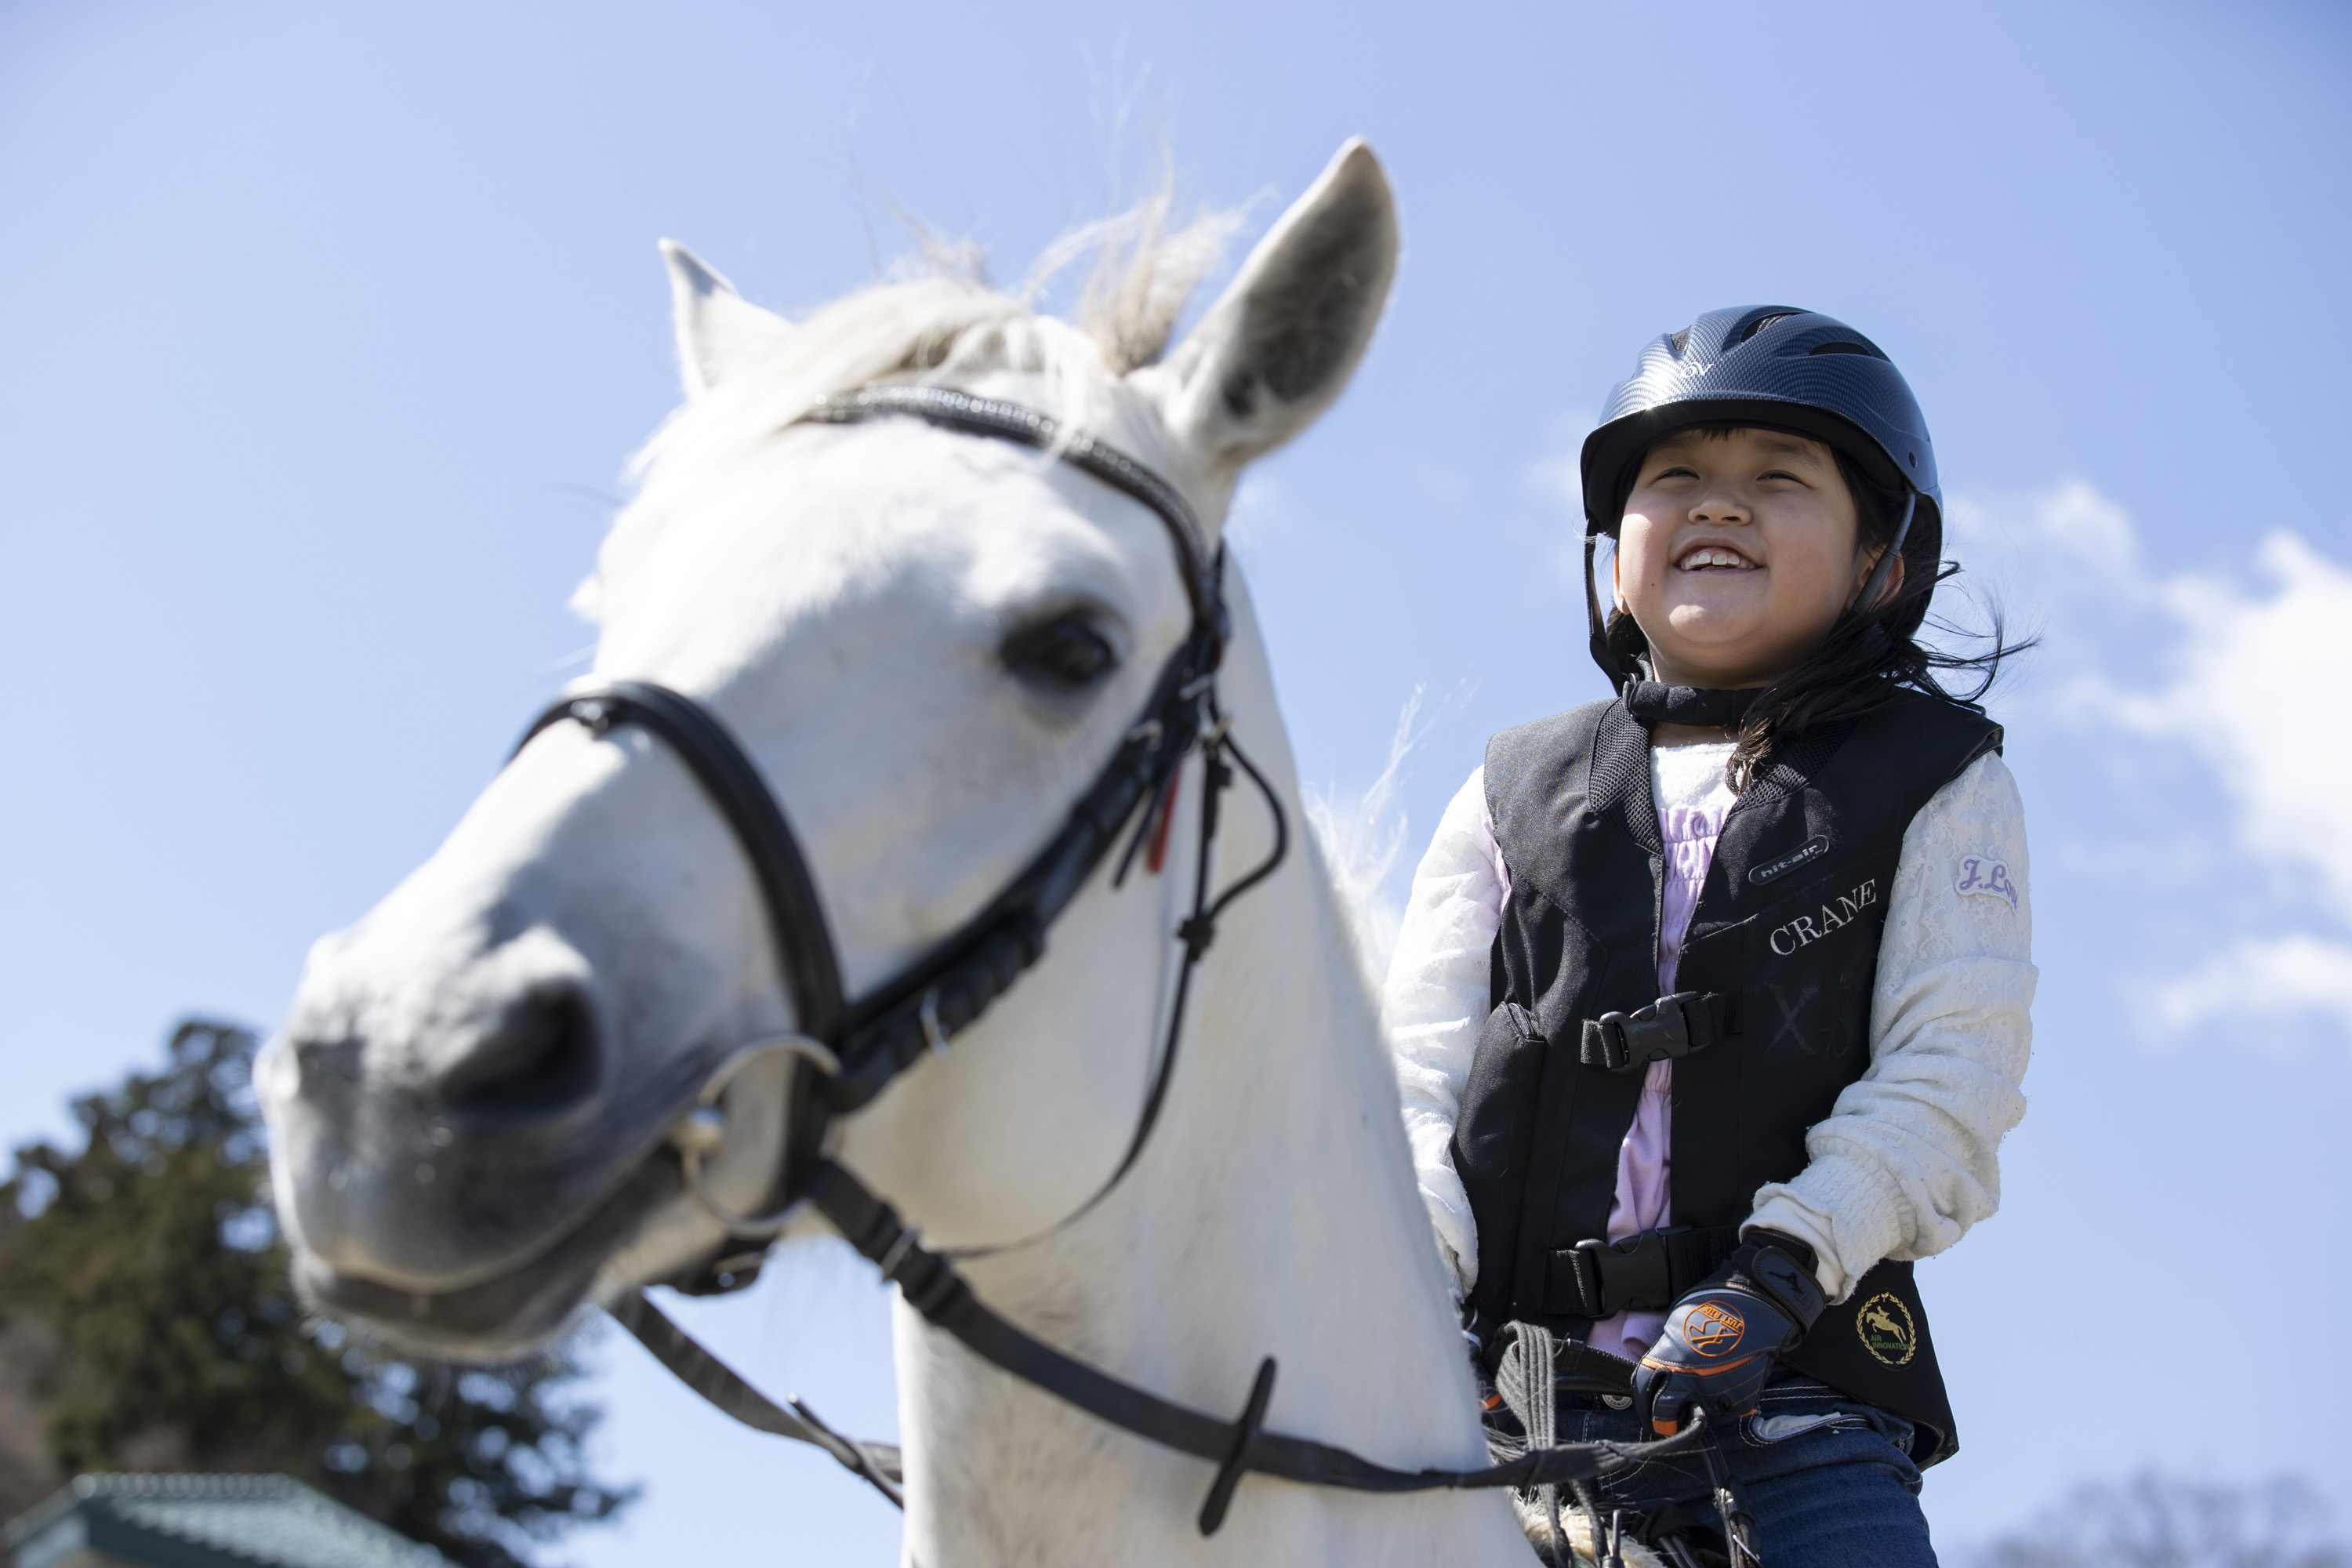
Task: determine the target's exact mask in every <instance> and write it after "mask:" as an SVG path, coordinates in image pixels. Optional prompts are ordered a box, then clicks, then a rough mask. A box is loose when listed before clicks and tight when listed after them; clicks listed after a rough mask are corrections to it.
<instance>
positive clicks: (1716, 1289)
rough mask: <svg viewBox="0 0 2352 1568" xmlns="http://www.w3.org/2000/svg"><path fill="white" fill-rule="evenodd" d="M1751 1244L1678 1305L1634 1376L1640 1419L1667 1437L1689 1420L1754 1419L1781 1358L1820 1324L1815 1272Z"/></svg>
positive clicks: (1773, 1246) (1764, 1245)
mask: <svg viewBox="0 0 2352 1568" xmlns="http://www.w3.org/2000/svg"><path fill="white" fill-rule="evenodd" d="M1769 1234H1770V1233H1760V1234H1759V1239H1758V1240H1756V1241H1751V1242H1749V1243H1748V1245H1747V1246H1744V1247H1741V1248H1740V1249H1739V1250H1738V1251H1737V1252H1735V1253H1733V1254H1732V1255H1731V1258H1730V1259H1729V1261H1727V1263H1725V1265H1724V1266H1723V1268H1721V1269H1720V1270H1718V1271H1717V1274H1716V1275H1715V1277H1714V1278H1713V1279H1709V1280H1708V1281H1706V1283H1705V1284H1702V1285H1700V1286H1699V1287H1698V1288H1697V1289H1694V1290H1692V1291H1691V1292H1690V1293H1689V1294H1688V1295H1686V1296H1685V1297H1684V1298H1683V1299H1682V1300H1679V1301H1677V1302H1675V1308H1674V1310H1673V1311H1671V1312H1669V1313H1667V1314H1666V1326H1665V1331H1664V1332H1663V1333H1661V1334H1659V1336H1658V1342H1657V1343H1655V1344H1654V1345H1652V1346H1651V1347H1650V1349H1649V1351H1648V1352H1646V1353H1645V1354H1644V1355H1643V1357H1642V1364H1641V1366H1640V1367H1639V1368H1638V1369H1637V1370H1636V1371H1635V1372H1634V1373H1633V1414H1634V1415H1635V1417H1636V1418H1637V1419H1639V1420H1642V1421H1644V1422H1647V1423H1648V1424H1649V1427H1650V1430H1651V1431H1652V1432H1654V1433H1655V1434H1656V1435H1657V1436H1661V1437H1671V1436H1674V1435H1675V1433H1676V1432H1678V1431H1680V1430H1682V1424H1683V1420H1684V1413H1685V1411H1686V1410H1687V1409H1688V1408H1689V1407H1690V1406H1691V1405H1694V1404H1696V1405H1704V1406H1705V1407H1706V1409H1707V1410H1709V1411H1710V1412H1712V1413H1714V1414H1716V1415H1754V1414H1755V1412H1756V1405H1757V1401H1758V1400H1759V1398H1760V1397H1761V1396H1762V1394H1763V1393H1764V1384H1766V1383H1767V1382H1768V1381H1769V1379H1770V1378H1771V1375H1772V1368H1773V1365H1774V1363H1775V1361H1776V1359H1777V1358H1778V1357H1779V1356H1780V1354H1781V1353H1782V1352H1786V1351H1791V1350H1794V1349H1795V1348H1796V1347H1797V1345H1798V1344H1799V1343H1800V1342H1802V1341H1803V1339H1804V1337H1805V1331H1806V1330H1808V1329H1810V1328H1811V1327H1812V1326H1813V1320H1814V1319H1816V1318H1818V1317H1820V1316H1821V1313H1822V1303H1823V1297H1822V1288H1821V1286H1820V1284H1819V1283H1817V1282H1816V1281H1815V1280H1814V1279H1813V1272H1812V1269H1811V1267H1810V1266H1809V1265H1808V1264H1807V1263H1806V1261H1805V1260H1803V1259H1802V1258H1800V1257H1798V1256H1797V1254H1796V1252H1794V1251H1791V1250H1790V1249H1789V1248H1790V1247H1798V1248H1801V1244H1799V1243H1793V1242H1792V1243H1787V1244H1785V1245H1784V1244H1781V1243H1780V1241H1779V1238H1778V1237H1774V1238H1773V1239H1770V1240H1766V1239H1762V1238H1761V1237H1762V1236H1766V1235H1769Z"/></svg>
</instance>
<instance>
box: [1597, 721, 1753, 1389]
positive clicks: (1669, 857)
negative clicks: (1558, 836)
mask: <svg viewBox="0 0 2352 1568" xmlns="http://www.w3.org/2000/svg"><path fill="white" fill-rule="evenodd" d="M1650 756H1651V765H1650V777H1651V784H1652V791H1653V794H1654V797H1655V799H1656V800H1657V803H1658V836H1659V837H1661V838H1663V839H1664V841H1665V848H1666V886H1665V902H1664V909H1663V910H1661V911H1660V917H1659V921H1658V994H1659V995H1661V996H1664V995H1668V994H1672V993H1673V991H1674V988H1675V970H1676V969H1677V968H1679V967H1680V965H1681V963H1682V956H1683V938H1684V936H1685V934H1687V933H1688V931H1690V922H1691V911H1692V910H1695V909H1696V908H1697V907H1698V895H1699V889H1701V888H1703V887H1705V886H1706V868H1707V866H1708V865H1709V864H1710V863H1711V862H1712V861H1713V860H1714V859H1715V841H1716V838H1717V836H1719V835H1720V834H1721V833H1722V832H1723V819H1724V817H1725V816H1727V815H1728V814H1729V813H1730V810H1731V806H1732V803H1733V801H1735V800H1736V799H1737V798H1738V797H1737V796H1735V795H1733V794H1732V793H1731V786H1730V785H1729V784H1726V783H1725V782H1724V779H1723V768H1724V764H1725V763H1727V762H1728V761H1729V760H1730V757H1731V746H1730V744H1729V743H1728V742H1708V743H1706V744H1704V745H1696V746H1675V747H1670V748H1668V749H1666V750H1665V751H1664V752H1659V751H1653V752H1651V753H1650ZM1674 1090H1675V1064H1674V1063H1672V1062H1670V1061H1668V1062H1652V1063H1651V1064H1650V1068H1649V1076H1648V1077H1646V1078H1644V1079H1643V1080H1642V1100H1641V1104H1640V1106H1639V1108H1638V1109H1637V1110H1635V1111H1634V1112H1633V1127H1632V1129H1631V1130H1630V1131H1627V1132H1626V1134H1625V1142H1622V1143H1621V1144H1619V1145H1618V1148H1617V1193H1616V1196H1615V1197H1614V1198H1613V1199H1612V1201H1611V1203H1610V1205H1609V1239H1610V1240H1612V1241H1622V1240H1623V1239H1624V1238H1625V1237H1629V1236H1639V1235H1640V1234H1641V1233H1642V1232H1643V1231H1645V1230H1657V1229H1661V1228H1663V1227H1664V1226H1668V1225H1671V1224H1673V1223H1674V1194H1673V1193H1672V1191H1671V1189H1670V1185H1669V1182H1668V1177H1669V1176H1670V1175H1671V1173H1672V1172H1673V1169H1674V1158H1673V1150H1674V1119H1675V1101H1674ZM1665 1323H1666V1315H1665V1314H1664V1312H1620V1313H1618V1314H1617V1315H1616V1316H1615V1317H1613V1318H1611V1319H1609V1320H1607V1321H1603V1322H1599V1323H1595V1324H1593V1325H1592V1335H1591V1344H1592V1346H1593V1348H1594V1349H1596V1350H1604V1351H1607V1352H1610V1353H1611V1354H1612V1355H1622V1356H1624V1357H1626V1358H1627V1359H1629V1360H1638V1359H1639V1358H1640V1357H1641V1354H1642V1352H1643V1351H1646V1350H1648V1349H1649V1348H1650V1346H1651V1345H1652V1344H1653V1343H1654V1342H1656V1340H1657V1337H1658V1332H1659V1331H1660V1330H1662V1329H1664V1327H1665Z"/></svg>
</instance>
